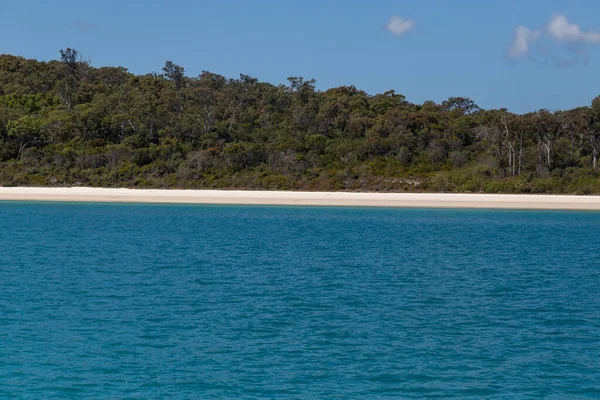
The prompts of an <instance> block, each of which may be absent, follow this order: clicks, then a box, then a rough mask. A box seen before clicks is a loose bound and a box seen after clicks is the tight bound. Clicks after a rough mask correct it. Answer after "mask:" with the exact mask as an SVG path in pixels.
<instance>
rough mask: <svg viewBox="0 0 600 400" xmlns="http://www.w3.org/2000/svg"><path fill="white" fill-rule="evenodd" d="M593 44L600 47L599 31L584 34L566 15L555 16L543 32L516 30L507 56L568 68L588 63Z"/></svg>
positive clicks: (525, 29)
mask: <svg viewBox="0 0 600 400" xmlns="http://www.w3.org/2000/svg"><path fill="white" fill-rule="evenodd" d="M592 45H600V32H598V31H592V30H588V31H584V30H582V29H581V27H580V26H579V25H577V24H574V23H571V22H569V20H568V19H567V17H566V16H564V15H563V14H555V15H553V16H552V17H551V18H550V20H549V21H548V23H547V24H546V25H545V26H544V27H542V28H540V29H536V30H531V29H529V28H527V27H525V26H518V27H516V28H515V34H514V38H513V40H512V42H511V43H510V44H509V47H508V52H507V55H506V56H507V58H508V59H511V60H516V59H519V58H525V57H529V58H530V59H531V60H532V61H534V62H538V63H549V64H551V65H554V66H556V67H568V66H573V65H576V64H580V63H583V64H588V63H589V55H588V49H589V47H590V46H592Z"/></svg>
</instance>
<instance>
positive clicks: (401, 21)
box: [385, 16, 416, 36]
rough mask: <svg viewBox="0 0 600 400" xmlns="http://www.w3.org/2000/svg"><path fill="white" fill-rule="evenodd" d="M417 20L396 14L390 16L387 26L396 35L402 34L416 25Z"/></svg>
mask: <svg viewBox="0 0 600 400" xmlns="http://www.w3.org/2000/svg"><path fill="white" fill-rule="evenodd" d="M415 25H416V24H415V22H414V21H411V20H410V19H405V18H402V17H398V16H394V17H392V18H390V20H389V22H388V23H387V24H386V26H385V28H386V29H387V30H388V31H389V32H391V34H392V35H394V36H402V35H404V34H405V33H408V32H410V31H411V30H412V29H413V28H414V27H415Z"/></svg>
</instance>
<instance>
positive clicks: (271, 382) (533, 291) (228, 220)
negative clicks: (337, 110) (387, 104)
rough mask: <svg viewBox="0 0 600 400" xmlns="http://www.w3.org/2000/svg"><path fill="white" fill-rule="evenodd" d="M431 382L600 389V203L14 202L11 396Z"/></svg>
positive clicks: (243, 394) (589, 393) (479, 394)
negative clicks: (599, 206)
mask: <svg viewBox="0 0 600 400" xmlns="http://www.w3.org/2000/svg"><path fill="white" fill-rule="evenodd" d="M434 397H437V398H485V399H487V398H532V399H534V398H535V399H537V398H542V397H546V398H556V399H565V398H598V397H600V213H592V212H533V211H470V210H465V211H458V210H406V209H364V208H309V207H307V208H295V207H287V208H286V207H237V206H236V207H223V206H154V205H152V206H149V205H123V204H121V205H115V204H56V203H46V204H44V203H10V202H6V203H0V398H32V399H42V398H73V399H79V398H109V399H138V398H139V399H153V398H157V399H158V398H182V399H185V398H190V399H193V398H343V399H347V398H368V399H374V398H434Z"/></svg>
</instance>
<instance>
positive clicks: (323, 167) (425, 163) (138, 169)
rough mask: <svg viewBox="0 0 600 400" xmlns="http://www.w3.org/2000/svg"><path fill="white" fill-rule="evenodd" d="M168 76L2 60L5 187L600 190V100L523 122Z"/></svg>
mask: <svg viewBox="0 0 600 400" xmlns="http://www.w3.org/2000/svg"><path fill="white" fill-rule="evenodd" d="M162 72H163V73H164V74H163V75H158V74H148V75H134V74H131V73H129V72H128V71H127V69H125V68H122V67H102V68H93V67H91V66H90V65H89V64H88V63H86V62H84V61H82V59H81V57H80V53H79V52H78V51H77V50H75V49H69V48H67V49H65V50H61V51H60V59H59V60H58V61H50V62H39V61H36V60H27V59H24V58H22V57H15V56H11V55H0V185H92V186H108V187H115V186H126V187H144V188H145V187H148V188H149V187H161V188H173V187H180V188H249V189H250V188H253V189H278V190H283V189H288V190H368V191H442V192H486V193H578V194H592V193H600V168H599V167H598V157H599V156H600V96H599V97H597V98H596V99H594V100H593V101H592V103H591V106H590V107H580V108H577V109H574V110H568V111H558V112H549V111H547V110H540V111H538V112H534V113H528V114H524V115H516V114H512V113H510V112H508V111H507V110H506V109H501V110H483V109H481V108H479V107H478V106H477V105H476V104H475V102H474V101H473V100H471V99H467V98H462V97H451V98H450V99H448V100H446V101H443V102H442V103H441V104H436V103H434V102H432V101H428V102H425V103H424V104H421V105H419V104H411V103H410V102H408V101H407V100H406V98H405V97H404V96H403V95H401V94H397V93H395V92H394V91H388V92H385V93H383V94H376V95H369V94H367V93H366V92H364V91H361V90H358V89H357V88H356V87H354V86H343V87H338V88H332V89H329V90H326V91H323V92H321V91H318V90H316V87H315V84H316V82H315V81H314V80H312V79H310V80H305V79H304V78H302V77H290V78H288V81H289V85H288V86H284V85H279V86H275V85H271V84H269V83H265V82H259V81H258V80H257V79H255V78H252V77H250V76H248V75H243V74H242V75H240V77H239V79H227V78H225V77H223V76H221V75H218V74H215V73H212V72H208V71H202V72H201V73H200V74H199V75H197V76H186V75H185V69H184V68H183V67H181V66H179V65H177V64H174V63H173V62H171V61H167V62H166V63H165V65H164V67H163V68H162Z"/></svg>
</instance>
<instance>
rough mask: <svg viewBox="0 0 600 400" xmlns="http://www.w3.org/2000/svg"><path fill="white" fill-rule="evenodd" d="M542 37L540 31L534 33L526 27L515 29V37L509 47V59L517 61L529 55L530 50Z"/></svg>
mask: <svg viewBox="0 0 600 400" xmlns="http://www.w3.org/2000/svg"><path fill="white" fill-rule="evenodd" d="M539 37H540V31H537V30H535V31H532V30H531V29H529V28H527V27H524V26H517V27H516V28H515V37H514V39H513V41H512V42H511V43H510V46H509V47H508V54H507V56H508V58H510V59H513V60H514V59H517V58H520V57H524V56H527V55H529V48H530V47H531V45H532V44H533V43H535V41H536V40H538V38H539Z"/></svg>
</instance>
